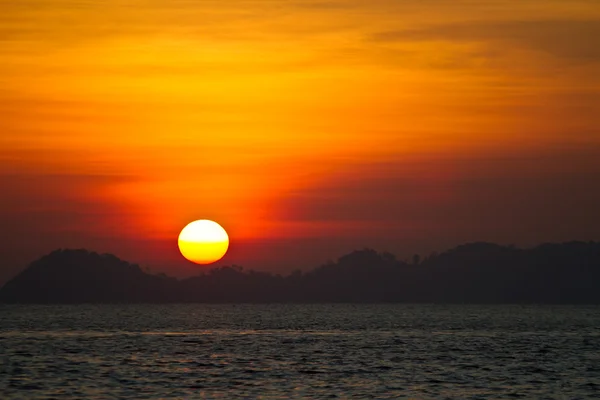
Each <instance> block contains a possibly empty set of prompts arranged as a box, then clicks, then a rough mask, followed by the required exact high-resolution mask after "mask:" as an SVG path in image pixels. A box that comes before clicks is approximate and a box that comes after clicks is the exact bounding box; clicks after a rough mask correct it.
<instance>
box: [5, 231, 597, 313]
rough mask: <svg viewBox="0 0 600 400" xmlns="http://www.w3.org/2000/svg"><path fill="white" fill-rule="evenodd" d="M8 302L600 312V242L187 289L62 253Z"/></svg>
mask: <svg viewBox="0 0 600 400" xmlns="http://www.w3.org/2000/svg"><path fill="white" fill-rule="evenodd" d="M0 301H2V302H8V303H84V302H99V303H139V302H151V303H163V302H169V303H171V302H356V303H362V302H413V303H423V302H426V303H589V304H597V303H600V243H596V242H587V243H585V242H569V243H562V244H544V245H541V246H538V247H535V248H531V249H519V248H515V247H512V246H509V247H507V246H499V245H496V244H491V243H471V244H465V245H462V246H458V247H456V248H454V249H451V250H449V251H446V252H444V253H441V254H433V255H431V256H429V257H427V258H425V259H423V260H420V258H419V256H415V257H413V260H412V261H411V262H406V261H400V260H397V259H396V257H395V256H394V255H392V254H390V253H378V252H376V251H375V250H371V249H365V250H360V251H354V252H352V253H350V254H348V255H345V256H343V257H341V258H340V259H339V260H338V261H337V262H335V263H333V262H331V263H328V264H326V265H322V266H320V267H318V268H315V269H314V270H312V271H310V272H307V273H302V272H301V271H296V272H293V273H292V274H290V275H288V276H281V275H274V274H270V273H265V272H256V271H244V270H243V268H241V267H238V266H231V267H221V268H215V269H212V270H210V271H208V272H206V273H203V274H202V275H199V276H195V277H191V278H187V279H182V280H177V279H175V278H171V277H168V276H166V275H164V274H159V275H151V274H149V273H145V272H144V271H142V270H141V269H140V267H139V266H137V265H134V264H130V263H128V262H125V261H122V260H120V259H118V258H117V257H115V256H113V255H110V254H98V253H94V252H89V251H87V250H57V251H54V252H52V253H50V254H48V255H46V256H44V257H42V258H41V259H39V260H37V261H35V262H33V263H32V264H31V265H30V266H29V267H28V268H27V269H26V270H24V271H23V272H22V273H20V274H19V275H18V276H16V277H15V278H14V279H12V280H11V281H10V282H8V283H7V284H6V285H5V286H4V287H3V288H2V289H0Z"/></svg>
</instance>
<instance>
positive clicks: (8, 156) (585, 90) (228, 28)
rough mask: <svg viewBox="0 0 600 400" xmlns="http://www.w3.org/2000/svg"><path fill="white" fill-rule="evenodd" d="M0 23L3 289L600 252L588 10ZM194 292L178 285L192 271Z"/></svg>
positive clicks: (66, 16) (20, 9)
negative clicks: (365, 251)
mask: <svg viewBox="0 0 600 400" xmlns="http://www.w3.org/2000/svg"><path fill="white" fill-rule="evenodd" d="M480 3H481V4H479V5H477V3H474V2H471V1H466V0H465V1H460V0H458V1H452V2H450V1H442V0H428V1H424V2H415V1H408V0H374V1H369V2H366V1H359V0H338V1H334V0H323V1H293V0H290V1H281V0H277V1H276V0H251V1H247V0H231V1H227V2H225V1H203V2H192V1H184V0H129V1H116V0H113V1H93V0H90V1H82V2H72V1H66V0H61V1H55V0H37V1H29V0H19V1H16V0H15V1H8V2H2V4H0V185H1V186H0V187H1V188H2V197H0V253H1V254H3V255H6V260H7V264H6V266H2V267H0V268H4V269H3V270H1V271H0V281H1V280H2V279H5V277H6V276H9V275H10V274H12V273H14V272H15V271H16V270H17V269H19V268H21V267H22V266H23V265H25V263H26V262H28V261H31V260H33V259H34V258H36V257H38V256H40V255H42V254H44V253H46V252H48V251H50V250H52V249H54V248H56V247H86V248H90V249H94V250H98V251H102V252H113V253H115V254H117V255H119V256H121V257H124V258H127V259H130V260H132V261H139V262H141V263H142V264H143V265H147V266H151V267H152V268H153V269H158V270H164V271H166V272H172V273H173V274H176V273H182V271H184V270H185V269H186V268H187V267H186V265H187V264H185V262H184V261H183V260H182V259H181V257H180V255H179V254H178V251H177V244H176V238H177V234H178V233H179V231H180V229H181V228H182V227H183V226H185V225H186V224H187V223H188V222H190V221H191V220H194V219H200V218H210V219H214V220H217V221H219V222H220V223H221V224H222V225H223V226H224V227H225V228H226V229H227V230H228V232H229V234H230V236H231V239H232V247H231V252H230V253H229V255H228V256H227V257H226V259H225V260H223V262H224V263H238V264H242V265H244V266H246V267H250V268H257V269H281V270H282V271H286V270H289V269H290V268H295V267H299V266H305V267H312V266H314V265H315V264H316V263H319V262H322V261H325V260H326V259H327V258H335V257H337V256H339V255H341V254H342V253H344V252H347V251H350V250H352V249H354V248H356V247H364V246H373V247H375V248H378V249H381V250H390V251H393V252H396V253H398V254H400V255H403V256H404V255H406V256H408V255H409V253H410V254H411V252H413V251H419V252H428V251H432V250H443V249H444V248H445V247H448V246H453V245H456V244H460V243H462V242H464V241H471V240H492V241H499V242H502V243H516V244H524V245H529V244H535V243H539V242H541V241H547V240H568V239H582V240H592V239H594V240H598V239H600V212H599V211H598V207H597V204H600V189H599V188H598V186H600V185H598V184H597V182H598V181H600V118H599V115H600V74H598V71H600V3H598V2H597V1H596V0H575V1H563V0H555V1H551V0H550V1H549V0H529V1H519V2H515V1H513V0H495V1H488V2H480ZM185 272H186V273H187V272H189V269H188V270H185Z"/></svg>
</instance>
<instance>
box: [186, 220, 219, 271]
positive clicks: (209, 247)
mask: <svg viewBox="0 0 600 400" xmlns="http://www.w3.org/2000/svg"><path fill="white" fill-rule="evenodd" d="M178 243H179V251H181V254H182V255H183V256H184V257H185V258H186V259H188V260H189V261H191V262H194V263H196V264H211V263H214V262H215V261H219V260H220V259H221V258H223V256H224V255H225V253H227V249H228V248H229V236H228V235H227V232H225V229H223V227H222V226H221V225H219V224H217V223H216V222H214V221H210V220H207V219H203V220H199V221H194V222H192V223H190V224H188V225H187V226H186V227H185V228H183V230H182V231H181V233H180V234H179V240H178Z"/></svg>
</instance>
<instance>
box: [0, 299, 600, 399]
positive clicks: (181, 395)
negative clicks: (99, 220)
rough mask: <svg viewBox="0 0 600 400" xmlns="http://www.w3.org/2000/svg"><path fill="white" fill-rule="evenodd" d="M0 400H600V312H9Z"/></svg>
mask: <svg viewBox="0 0 600 400" xmlns="http://www.w3.org/2000/svg"><path fill="white" fill-rule="evenodd" d="M0 398H1V399H60V398H79V399H158V398H160V399H351V398H352V399H517V398H522V399H592V398H600V307H598V306H519V305H509V306H477V305H393V304H369V305H353V304H315V305H283V304H271V305H269V304H265V305H250V304H228V305H206V304H194V305H69V306H14V305H3V306H0Z"/></svg>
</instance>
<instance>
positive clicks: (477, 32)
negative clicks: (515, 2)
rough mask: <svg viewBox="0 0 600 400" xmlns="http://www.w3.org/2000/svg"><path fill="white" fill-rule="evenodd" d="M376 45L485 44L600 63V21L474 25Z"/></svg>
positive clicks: (389, 35)
mask: <svg viewBox="0 0 600 400" xmlns="http://www.w3.org/2000/svg"><path fill="white" fill-rule="evenodd" d="M370 39H371V40H372V41H375V42H382V43H386V42H414V41H440V40H441V41H449V42H484V43H489V44H492V45H493V46H496V45H497V44H498V43H506V44H510V45H511V46H514V47H518V48H524V49H529V50H536V51H541V52H545V53H548V54H551V55H552V56H554V57H556V58H559V59H562V60H566V61H569V62H572V63H582V62H598V61H600V20H538V21H500V22H493V21H492V22H489V21H475V22H463V23H456V24H446V25H437V26H431V27H428V28H423V29H406V30H392V31H382V32H379V33H376V34H374V35H372V36H371V37H370Z"/></svg>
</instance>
